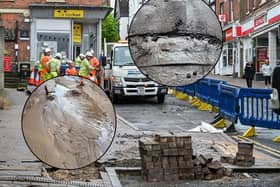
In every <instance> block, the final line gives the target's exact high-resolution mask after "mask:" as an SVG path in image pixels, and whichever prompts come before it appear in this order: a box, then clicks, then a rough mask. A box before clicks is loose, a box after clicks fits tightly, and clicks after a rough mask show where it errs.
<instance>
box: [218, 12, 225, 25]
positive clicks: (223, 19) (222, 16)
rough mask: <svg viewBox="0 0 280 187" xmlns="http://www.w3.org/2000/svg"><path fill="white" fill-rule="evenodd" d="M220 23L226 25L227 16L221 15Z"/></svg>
mask: <svg viewBox="0 0 280 187" xmlns="http://www.w3.org/2000/svg"><path fill="white" fill-rule="evenodd" d="M218 17H219V21H220V22H221V23H225V22H227V16H226V14H219V16H218Z"/></svg>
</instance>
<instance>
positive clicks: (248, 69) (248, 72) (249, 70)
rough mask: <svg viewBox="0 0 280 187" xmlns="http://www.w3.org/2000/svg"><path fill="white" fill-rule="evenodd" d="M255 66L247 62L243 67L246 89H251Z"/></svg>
mask: <svg viewBox="0 0 280 187" xmlns="http://www.w3.org/2000/svg"><path fill="white" fill-rule="evenodd" d="M255 72H256V70H255V66H254V64H253V62H252V61H250V62H247V63H246V66H245V75H244V77H245V79H246V82H247V86H248V88H252V83H253V79H254V76H255Z"/></svg>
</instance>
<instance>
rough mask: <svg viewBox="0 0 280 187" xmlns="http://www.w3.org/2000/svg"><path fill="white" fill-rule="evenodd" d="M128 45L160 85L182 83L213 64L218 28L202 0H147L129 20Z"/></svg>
mask: <svg viewBox="0 0 280 187" xmlns="http://www.w3.org/2000/svg"><path fill="white" fill-rule="evenodd" d="M147 20H148V21H147ZM129 47H130V51H131V54H132V57H133V59H134V60H135V63H136V64H137V66H138V67H139V68H140V69H141V71H142V72H143V73H144V74H146V75H147V76H148V77H150V78H151V79H153V80H155V81H156V82H159V83H161V84H164V85H170V86H179V85H186V84H190V83H193V82H195V81H196V80H197V79H200V78H202V77H203V76H205V75H206V74H208V72H209V71H210V70H211V69H212V68H213V66H214V65H215V64H216V62H217V60H218V58H219V56H220V53H221V49H222V30H221V27H220V24H219V22H218V19H217V17H216V15H215V13H214V12H213V11H212V10H211V9H210V8H209V7H208V6H207V5H206V4H205V3H203V2H202V1H192V0H176V1H173V0H169V1H165V0H150V1H148V2H147V3H146V4H145V5H144V6H143V7H142V8H141V9H140V10H139V11H138V12H137V14H136V15H135V17H134V20H133V21H132V24H131V27H130V31H129Z"/></svg>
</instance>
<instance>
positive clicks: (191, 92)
mask: <svg viewBox="0 0 280 187" xmlns="http://www.w3.org/2000/svg"><path fill="white" fill-rule="evenodd" d="M184 88H185V89H184V93H185V94H187V95H189V96H192V97H194V96H195V83H192V84H189V85H187V86H184Z"/></svg>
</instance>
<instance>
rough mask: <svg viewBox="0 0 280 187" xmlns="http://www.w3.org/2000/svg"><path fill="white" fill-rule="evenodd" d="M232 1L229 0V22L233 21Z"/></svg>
mask: <svg viewBox="0 0 280 187" xmlns="http://www.w3.org/2000/svg"><path fill="white" fill-rule="evenodd" d="M233 8H234V7H233V0H229V21H230V22H231V21H233V10H234V9H233Z"/></svg>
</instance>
